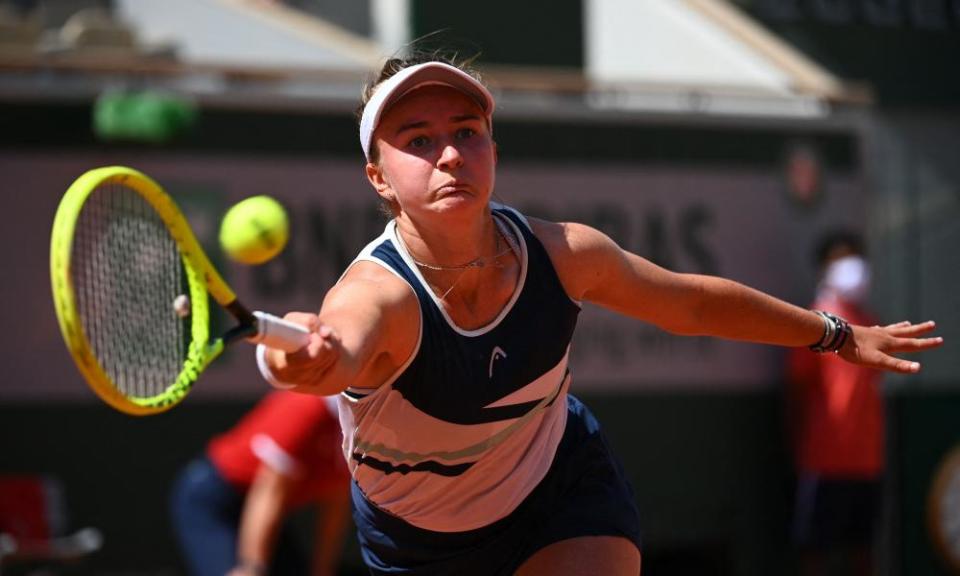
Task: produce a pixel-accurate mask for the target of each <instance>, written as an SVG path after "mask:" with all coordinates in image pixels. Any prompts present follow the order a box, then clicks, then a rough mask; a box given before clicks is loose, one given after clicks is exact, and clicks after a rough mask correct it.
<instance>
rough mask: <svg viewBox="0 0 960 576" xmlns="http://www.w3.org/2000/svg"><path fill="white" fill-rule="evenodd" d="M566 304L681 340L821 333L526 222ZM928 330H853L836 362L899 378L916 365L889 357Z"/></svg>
mask: <svg viewBox="0 0 960 576" xmlns="http://www.w3.org/2000/svg"><path fill="white" fill-rule="evenodd" d="M531 224H532V225H533V228H534V233H535V234H536V235H537V236H538V238H540V240H541V241H542V242H543V244H544V246H545V247H546V248H547V251H548V253H549V254H550V257H551V260H552V261H553V264H554V267H555V268H556V269H557V273H558V274H559V275H560V279H561V281H562V283H563V285H564V288H565V289H566V290H567V293H568V294H569V295H570V297H571V298H573V299H575V300H586V301H589V302H593V303H595V304H597V305H600V306H603V307H605V308H608V309H611V310H614V311H616V312H619V313H621V314H624V315H626V316H630V317H632V318H637V319H639V320H643V321H646V322H650V323H652V324H655V325H656V326H659V327H660V328H662V329H664V330H666V331H668V332H671V333H674V334H683V335H704V336H716V337H720V338H727V339H731V340H742V341H749V342H758V343H763V344H775V345H780V346H809V345H811V344H813V343H815V342H817V341H818V340H819V339H820V337H821V336H822V335H823V333H824V322H823V319H822V318H821V317H820V316H819V315H817V314H816V313H814V312H812V311H810V310H806V309H804V308H801V307H799V306H795V305H793V304H790V303H788V302H784V301H783V300H780V299H778V298H775V297H773V296H770V295H768V294H765V293H763V292H760V291H759V290H755V289H753V288H750V287H748V286H745V285H743V284H740V283H738V282H734V281H732V280H727V279H724V278H718V277H715V276H704V275H700V274H680V273H676V272H671V271H670V270H666V269H664V268H662V267H660V266H657V265H656V264H653V263H652V262H650V261H648V260H646V259H644V258H642V257H640V256H637V255H636V254H633V253H631V252H628V251H626V250H623V249H622V248H620V247H619V246H618V245H617V244H616V243H615V242H614V241H613V240H611V239H610V238H609V237H608V236H606V235H605V234H603V233H602V232H600V231H598V230H596V229H594V228H591V227H590V226H586V225H583V224H577V223H551V222H545V221H540V220H531ZM933 328H934V323H933V322H924V323H922V324H909V323H898V324H891V325H889V326H884V327H880V326H874V327H866V326H854V327H853V332H852V335H851V337H850V338H849V339H848V340H847V342H846V343H845V344H844V346H843V348H842V349H841V351H840V355H841V356H843V357H844V358H845V359H847V360H849V361H851V362H856V363H858V364H864V365H868V366H872V367H876V368H882V369H886V370H893V371H897V372H916V371H918V370H919V368H920V365H919V363H917V362H912V361H908V360H903V359H900V358H895V357H893V356H891V355H890V354H893V353H898V352H914V351H918V350H924V349H928V348H933V347H935V346H939V345H940V344H941V343H942V339H941V338H917V337H918V336H921V335H923V334H926V333H928V332H930V331H931V330H933Z"/></svg>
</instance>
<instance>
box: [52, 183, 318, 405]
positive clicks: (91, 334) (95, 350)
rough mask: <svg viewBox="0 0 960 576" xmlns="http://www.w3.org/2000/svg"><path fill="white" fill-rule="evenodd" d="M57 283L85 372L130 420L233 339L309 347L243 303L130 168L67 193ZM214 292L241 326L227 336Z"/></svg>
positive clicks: (190, 380)
mask: <svg viewBox="0 0 960 576" xmlns="http://www.w3.org/2000/svg"><path fill="white" fill-rule="evenodd" d="M50 277H51V282H52V285H53V300H54V305H55V307H56V311H57V318H58V320H59V322H60V330H61V332H62V333H63V338H64V340H65V342H66V345H67V349H68V350H69V351H70V354H71V356H73V359H74V361H75V362H76V364H77V368H79V370H80V372H81V374H83V377H84V378H85V379H86V381H87V383H88V384H89V385H90V387H91V388H93V390H94V392H96V393H97V395H99V396H100V397H101V398H102V399H103V400H104V401H106V402H107V403H108V404H110V405H111V406H113V407H114V408H116V409H118V410H120V411H122V412H126V413H127V414H133V415H147V414H155V413H159V412H163V411H165V410H168V409H170V408H172V407H173V406H175V405H176V404H177V403H178V402H180V401H181V400H183V398H184V397H185V396H186V395H187V393H188V392H190V390H191V388H192V387H193V384H194V383H195V382H196V381H197V378H199V376H200V374H201V373H202V372H203V371H204V370H205V369H206V368H207V366H209V365H210V363H211V362H212V361H213V360H214V359H216V358H217V356H219V355H220V354H221V353H222V352H223V350H224V347H225V346H228V345H230V344H233V343H234V342H238V341H241V340H248V341H250V342H254V343H258V342H259V343H264V344H266V345H268V346H270V347H272V348H279V349H282V350H285V351H288V352H293V351H296V350H299V349H300V348H301V347H303V346H304V345H305V344H306V342H307V340H308V331H307V329H306V328H304V327H302V326H299V325H297V324H293V323H291V322H287V321H285V320H282V319H280V318H277V317H276V316H272V315H270V314H265V313H263V312H251V311H250V310H248V309H247V308H245V307H244V306H243V304H241V303H240V302H239V301H238V300H237V296H236V295H235V294H234V293H233V290H231V289H230V287H229V286H228V285H227V283H226V282H224V280H223V278H222V277H221V276H220V274H219V273H218V272H217V270H216V269H214V267H213V265H212V264H211V263H210V260H209V259H208V258H207V256H206V254H204V252H203V250H202V249H201V248H200V244H199V243H198V242H197V239H196V237H195V236H194V235H193V232H192V231H191V230H190V226H189V225H188V223H187V220H186V218H184V216H183V214H181V212H180V210H179V209H178V208H177V205H176V204H175V203H174V201H173V199H171V198H170V196H168V195H167V194H166V193H165V192H164V191H163V189H162V188H161V187H160V185H159V184H157V183H156V182H154V181H153V180H151V179H150V178H149V177H147V176H146V175H144V174H142V173H140V172H138V171H136V170H133V169H130V168H125V167H121V166H113V167H106V168H97V169H95V170H91V171H89V172H87V173H86V174H84V175H83V176H81V177H80V178H78V179H77V180H76V181H75V182H74V183H73V184H72V185H71V186H70V188H69V189H68V190H67V192H66V194H65V195H64V196H63V199H62V200H61V201H60V206H59V207H58V208H57V214H56V217H55V219H54V224H53V234H52V238H51V242H50ZM208 295H209V296H212V297H213V298H212V300H213V301H214V302H215V304H214V305H219V306H222V307H223V308H224V309H225V310H227V312H229V313H230V315H231V316H232V317H233V318H234V319H235V320H236V325H234V326H233V327H231V328H230V329H229V330H227V331H226V332H225V333H224V334H222V335H219V336H213V335H211V311H212V310H211V308H210V299H209V298H208Z"/></svg>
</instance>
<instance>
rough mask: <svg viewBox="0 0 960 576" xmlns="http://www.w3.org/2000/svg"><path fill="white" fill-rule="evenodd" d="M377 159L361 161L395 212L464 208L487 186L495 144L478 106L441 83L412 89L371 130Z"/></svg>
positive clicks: (484, 197) (482, 196)
mask: <svg viewBox="0 0 960 576" xmlns="http://www.w3.org/2000/svg"><path fill="white" fill-rule="evenodd" d="M373 144H374V145H375V146H378V149H379V152H380V162H379V163H378V164H376V165H373V164H370V165H368V166H367V175H368V177H369V178H370V181H371V182H372V183H373V185H374V187H375V188H377V192H378V193H379V194H380V195H381V196H382V197H384V198H385V199H386V200H388V201H389V202H390V203H391V204H392V205H393V206H394V207H399V209H400V211H401V212H406V213H408V214H410V215H413V214H418V213H429V212H432V213H440V212H442V213H452V212H462V213H467V211H469V209H471V208H473V209H482V208H485V207H486V205H487V202H488V201H489V199H490V195H491V194H492V192H493V185H494V166H495V164H496V147H495V145H494V143H493V138H492V136H491V134H490V129H489V127H488V126H487V121H486V119H485V117H484V115H483V111H482V110H481V109H480V106H479V105H478V104H477V103H476V102H475V101H474V100H473V99H472V98H470V97H469V96H467V95H466V94H464V93H462V92H460V91H459V90H456V89H454V88H450V87H447V86H426V87H423V88H419V89H417V90H414V91H413V92H411V93H410V94H408V95H407V96H405V97H404V98H403V99H401V100H400V101H399V102H397V103H396V104H394V105H393V106H392V107H391V108H390V109H388V110H387V111H386V112H385V113H384V115H383V117H382V119H381V121H380V124H379V126H378V127H377V130H376V132H375V133H374V140H373Z"/></svg>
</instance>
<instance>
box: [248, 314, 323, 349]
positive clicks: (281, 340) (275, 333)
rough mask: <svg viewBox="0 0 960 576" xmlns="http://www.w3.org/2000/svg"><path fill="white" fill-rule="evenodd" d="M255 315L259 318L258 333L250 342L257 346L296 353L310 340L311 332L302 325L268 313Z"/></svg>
mask: <svg viewBox="0 0 960 576" xmlns="http://www.w3.org/2000/svg"><path fill="white" fill-rule="evenodd" d="M253 315H254V316H256V317H257V333H256V334H255V335H253V336H251V337H250V338H248V340H250V341H251V342H253V343H255V344H263V345H264V346H268V347H270V348H277V349H278V350H283V351H284V352H296V351H297V350H299V349H301V348H303V347H304V346H306V345H307V342H309V340H310V331H309V330H307V329H306V328H305V327H303V326H301V325H300V324H294V323H293V322H288V321H287V320H284V319H283V318H279V317H277V316H274V315H273V314H267V313H266V312H254V313H253Z"/></svg>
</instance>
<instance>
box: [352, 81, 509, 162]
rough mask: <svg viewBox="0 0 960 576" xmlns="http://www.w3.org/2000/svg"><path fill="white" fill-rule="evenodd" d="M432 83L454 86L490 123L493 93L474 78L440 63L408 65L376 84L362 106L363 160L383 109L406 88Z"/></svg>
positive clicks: (368, 150) (371, 144)
mask: <svg viewBox="0 0 960 576" xmlns="http://www.w3.org/2000/svg"><path fill="white" fill-rule="evenodd" d="M435 84H440V85H443V86H450V87H451V88H456V89H457V90H460V91H461V92H463V93H464V94H466V95H467V96H470V97H471V98H473V99H474V100H476V101H477V104H479V105H480V108H481V109H482V110H483V113H484V114H485V115H486V118H487V122H488V123H489V122H490V120H491V118H492V117H493V108H494V100H493V95H492V94H490V91H489V90H487V88H486V87H485V86H484V85H483V84H481V83H480V82H479V81H478V80H477V79H476V78H474V77H473V76H471V75H469V74H467V73H466V72H464V71H463V70H460V69H459V68H456V67H454V66H450V65H449V64H444V63H443V62H425V63H423V64H417V65H415V66H410V67H408V68H404V69H403V70H401V71H399V72H397V73H396V74H394V75H393V76H391V77H390V78H388V79H387V80H385V81H384V82H383V83H382V84H380V86H378V87H377V90H376V91H375V92H374V93H373V97H372V98H370V101H369V102H367V105H366V106H365V107H364V109H363V116H361V118H360V146H362V147H363V155H364V156H366V158H367V161H369V160H370V149H371V146H373V132H374V131H375V130H376V129H377V125H378V124H380V116H381V115H382V114H383V111H384V110H386V109H387V108H389V107H390V106H392V105H393V104H394V103H396V101H397V100H399V99H400V98H402V97H403V96H405V95H406V94H407V93H409V92H410V91H412V90H415V89H417V88H420V87H421V86H424V85H435Z"/></svg>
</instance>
